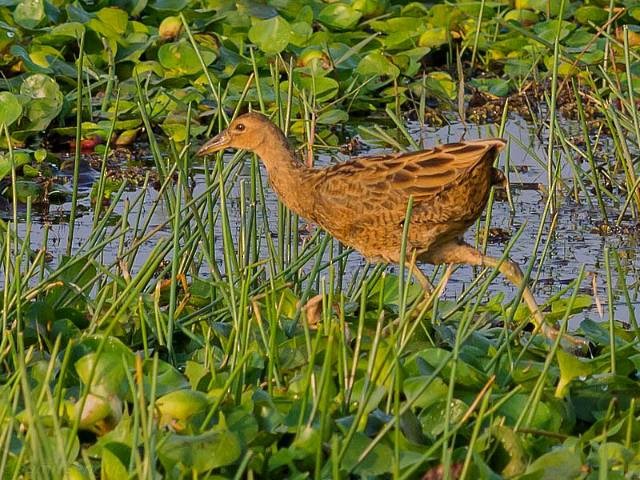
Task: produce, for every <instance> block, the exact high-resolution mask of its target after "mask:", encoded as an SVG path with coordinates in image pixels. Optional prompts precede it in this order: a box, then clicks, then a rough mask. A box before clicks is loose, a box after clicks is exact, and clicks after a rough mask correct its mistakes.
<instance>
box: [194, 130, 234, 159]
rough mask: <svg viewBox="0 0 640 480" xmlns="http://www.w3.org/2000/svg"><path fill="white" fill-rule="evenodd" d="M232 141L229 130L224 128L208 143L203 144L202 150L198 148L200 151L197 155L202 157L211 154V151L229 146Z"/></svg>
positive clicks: (217, 150)
mask: <svg viewBox="0 0 640 480" xmlns="http://www.w3.org/2000/svg"><path fill="white" fill-rule="evenodd" d="M230 143H231V137H230V136H229V132H227V130H223V131H222V132H220V133H219V134H218V135H216V136H215V137H213V138H212V139H211V140H209V141H208V142H207V143H205V144H204V145H202V147H200V150H198V153H197V154H196V155H198V156H199V157H202V156H204V155H209V154H211V153H215V152H219V151H220V150H224V149H225V148H227V147H228V146H229V144H230Z"/></svg>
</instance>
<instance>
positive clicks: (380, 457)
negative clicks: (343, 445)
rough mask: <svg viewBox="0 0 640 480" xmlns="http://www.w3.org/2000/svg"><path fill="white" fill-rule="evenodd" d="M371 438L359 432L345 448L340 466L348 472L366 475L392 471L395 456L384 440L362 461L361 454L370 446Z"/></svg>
mask: <svg viewBox="0 0 640 480" xmlns="http://www.w3.org/2000/svg"><path fill="white" fill-rule="evenodd" d="M370 443H371V439H370V438H369V437H367V436H366V435H364V434H363V433H361V432H357V433H356V434H355V435H354V436H353V437H352V439H351V442H350V443H349V448H347V449H346V450H345V455H344V458H343V459H342V464H341V465H340V468H341V469H342V470H344V471H347V472H353V473H354V474H356V475H361V476H365V477H369V476H378V475H383V474H385V473H389V472H390V471H391V466H392V465H391V462H390V461H389V459H390V458H392V457H393V452H392V450H391V448H390V447H389V446H388V445H387V444H386V443H383V442H379V443H378V444H377V445H376V446H375V447H373V449H372V450H371V451H370V452H369V454H368V455H367V456H366V457H365V458H364V460H363V461H362V462H359V460H360V455H362V453H364V451H365V449H366V448H368V447H369V445H370Z"/></svg>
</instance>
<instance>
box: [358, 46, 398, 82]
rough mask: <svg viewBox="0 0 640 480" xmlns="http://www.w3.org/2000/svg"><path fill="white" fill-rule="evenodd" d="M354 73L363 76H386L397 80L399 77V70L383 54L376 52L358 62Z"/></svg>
mask: <svg viewBox="0 0 640 480" xmlns="http://www.w3.org/2000/svg"><path fill="white" fill-rule="evenodd" d="M356 72H357V73H359V74H360V75H364V76H370V75H386V76H388V77H390V78H397V77H398V75H400V69H399V68H398V67H396V66H395V65H394V64H393V62H391V61H390V60H389V59H388V58H387V57H385V56H384V55H383V54H381V53H377V52H372V53H369V54H367V55H366V56H365V57H364V58H363V59H362V60H360V63H359V64H358V68H356Z"/></svg>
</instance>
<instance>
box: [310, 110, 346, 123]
mask: <svg viewBox="0 0 640 480" xmlns="http://www.w3.org/2000/svg"><path fill="white" fill-rule="evenodd" d="M347 120H349V114H348V113H347V112H345V111H344V110H338V109H331V110H329V111H327V112H323V113H321V114H320V115H318V117H317V118H316V121H317V122H318V123H319V124H321V125H336V124H338V123H344V122H346V121H347Z"/></svg>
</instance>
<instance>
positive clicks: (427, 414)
mask: <svg viewBox="0 0 640 480" xmlns="http://www.w3.org/2000/svg"><path fill="white" fill-rule="evenodd" d="M449 408H450V410H449V412H450V417H449V418H450V421H451V423H453V424H455V423H456V422H458V421H460V420H461V419H462V417H463V416H464V414H465V412H466V411H467V410H468V409H469V405H467V404H466V403H465V402H463V401H462V400H460V399H457V398H454V399H452V401H451V405H449ZM446 412H447V402H446V400H443V401H440V402H436V403H434V404H433V405H431V406H430V407H429V408H427V409H425V410H423V411H422V413H421V414H420V415H419V417H418V418H419V420H420V425H421V426H422V432H423V433H424V434H425V435H427V436H429V437H431V438H435V437H437V436H438V435H440V434H441V433H442V432H443V431H444V429H445V428H446V425H445V422H444V419H445V418H446Z"/></svg>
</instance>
